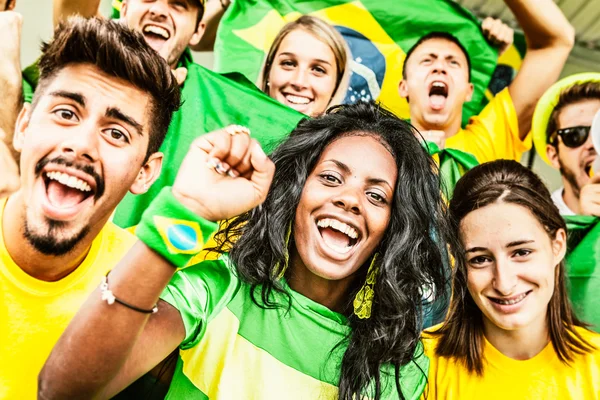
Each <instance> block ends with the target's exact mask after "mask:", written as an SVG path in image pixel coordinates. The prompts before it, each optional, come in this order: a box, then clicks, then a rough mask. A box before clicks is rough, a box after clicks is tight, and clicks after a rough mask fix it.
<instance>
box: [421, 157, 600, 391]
mask: <svg viewBox="0 0 600 400" xmlns="http://www.w3.org/2000/svg"><path fill="white" fill-rule="evenodd" d="M450 213H451V216H452V218H453V221H454V222H455V224H454V225H455V226H454V230H455V232H456V234H457V235H459V236H460V239H461V242H462V247H461V248H460V251H457V253H458V254H459V256H458V257H457V258H456V260H455V261H456V262H455V271H454V276H453V281H452V290H453V292H452V301H451V303H450V309H449V312H448V316H447V319H446V321H445V322H444V323H443V325H441V326H438V327H434V328H432V329H431V330H429V331H428V333H426V335H425V336H426V338H425V347H426V353H427V355H428V356H429V357H430V360H431V366H430V370H429V384H428V389H426V391H425V395H426V396H427V398H429V399H449V400H453V399H474V398H485V399H557V400H558V399H561V400H562V399H598V398H599V397H600V351H599V348H600V335H598V334H596V333H593V332H591V331H590V330H588V329H586V325H585V324H584V323H583V322H581V321H580V320H578V319H577V317H576V316H575V314H574V312H573V309H572V307H571V304H570V303H569V297H568V295H567V288H566V283H565V263H564V256H565V252H566V248H567V242H566V226H565V222H564V221H563V219H562V218H561V216H560V214H559V212H558V209H557V208H556V207H555V206H554V204H553V202H552V199H551V197H550V193H549V192H548V189H547V188H546V186H545V185H544V184H543V183H542V181H541V180H540V179H539V178H538V177H537V175H535V173H533V172H532V171H530V170H529V169H527V168H525V167H524V166H522V165H521V164H519V163H517V162H515V161H508V160H499V161H494V162H490V163H486V164H482V165H480V166H477V167H475V168H473V169H472V170H471V171H469V172H467V173H466V174H465V175H464V176H463V177H462V178H461V179H460V180H459V182H458V184H457V185H456V188H455V190H454V196H453V198H452V200H451V202H450ZM460 253H462V254H460Z"/></svg>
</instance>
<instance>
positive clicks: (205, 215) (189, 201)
mask: <svg viewBox="0 0 600 400" xmlns="http://www.w3.org/2000/svg"><path fill="white" fill-rule="evenodd" d="M171 192H172V194H173V197H174V198H175V199H176V200H177V201H178V202H179V203H181V205H182V206H184V207H185V208H187V209H188V210H190V211H191V212H193V213H194V214H195V215H197V216H198V217H200V218H202V219H205V220H207V221H212V222H216V220H215V219H214V218H213V216H212V213H211V212H210V210H208V209H207V208H206V207H205V206H204V205H203V204H202V202H201V201H198V200H197V199H195V198H193V197H190V196H187V195H186V194H184V193H181V192H180V191H179V190H177V188H175V187H173V188H172V190H171Z"/></svg>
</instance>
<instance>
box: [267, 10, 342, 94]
mask: <svg viewBox="0 0 600 400" xmlns="http://www.w3.org/2000/svg"><path fill="white" fill-rule="evenodd" d="M297 29H303V30H305V31H306V32H308V33H310V34H312V35H313V36H315V37H316V38H317V39H319V40H320V41H322V42H323V43H325V44H326V45H328V46H329V48H330V49H331V51H332V52H333V56H334V57H335V64H336V84H335V88H334V90H333V93H332V94H331V99H333V98H334V96H335V95H336V92H337V91H338V89H339V87H340V83H341V81H342V78H343V77H344V75H345V74H346V70H347V69H348V68H347V64H348V62H349V56H348V55H349V53H350V51H349V49H348V46H347V45H346V41H345V40H344V38H343V37H342V35H341V34H340V33H339V32H338V31H337V30H336V29H335V28H334V27H333V26H331V25H330V24H328V23H327V22H325V21H323V20H322V19H320V18H317V17H313V16H310V15H303V16H301V17H300V18H298V19H297V20H295V21H292V22H288V23H287V24H286V25H285V26H284V27H283V28H281V30H280V31H279V33H278V34H277V36H276V37H275V39H274V40H273V44H271V48H270V49H269V52H268V53H267V58H266V59H265V65H264V67H263V71H262V75H261V77H260V81H259V85H258V86H259V87H260V89H261V90H262V91H263V92H265V93H267V94H268V92H269V88H268V85H267V84H268V82H269V73H270V72H271V67H272V66H273V59H274V58H275V54H276V53H277V50H279V46H280V45H281V42H282V41H283V39H285V37H286V36H287V35H288V34H289V33H291V32H292V31H295V30H297ZM330 102H331V100H330Z"/></svg>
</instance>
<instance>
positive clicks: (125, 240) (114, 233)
mask: <svg viewBox="0 0 600 400" xmlns="http://www.w3.org/2000/svg"><path fill="white" fill-rule="evenodd" d="M95 240H101V241H102V242H103V247H104V248H103V252H107V253H119V254H125V253H126V252H127V251H129V249H130V248H131V246H133V244H134V243H135V242H136V240H137V239H136V237H135V236H134V235H133V234H132V233H131V232H129V231H127V230H125V229H123V228H119V227H118V226H117V225H115V224H113V223H112V222H107V223H106V225H104V228H102V231H101V233H100V234H99V235H98V237H96V239H95Z"/></svg>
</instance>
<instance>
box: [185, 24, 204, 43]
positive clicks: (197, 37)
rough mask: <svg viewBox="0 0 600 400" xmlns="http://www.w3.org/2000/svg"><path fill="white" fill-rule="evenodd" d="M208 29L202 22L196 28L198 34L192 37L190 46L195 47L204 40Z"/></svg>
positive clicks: (195, 33)
mask: <svg viewBox="0 0 600 400" xmlns="http://www.w3.org/2000/svg"><path fill="white" fill-rule="evenodd" d="M205 29H206V24H205V23H204V22H200V23H199V24H198V27H197V28H196V32H194V34H193V35H192V38H191V39H190V41H189V43H188V45H189V46H195V45H197V44H198V43H200V39H202V35H204V30H205Z"/></svg>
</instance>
